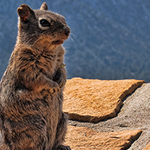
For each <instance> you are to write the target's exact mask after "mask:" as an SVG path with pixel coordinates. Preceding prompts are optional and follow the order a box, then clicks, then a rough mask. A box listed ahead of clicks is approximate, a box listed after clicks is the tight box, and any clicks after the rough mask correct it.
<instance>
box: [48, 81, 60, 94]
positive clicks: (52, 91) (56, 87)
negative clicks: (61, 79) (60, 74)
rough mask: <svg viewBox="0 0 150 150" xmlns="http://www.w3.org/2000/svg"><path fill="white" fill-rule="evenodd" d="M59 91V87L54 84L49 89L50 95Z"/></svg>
mask: <svg viewBox="0 0 150 150" xmlns="http://www.w3.org/2000/svg"><path fill="white" fill-rule="evenodd" d="M59 91H60V87H59V85H58V84H57V83H56V82H54V83H53V86H52V87H51V88H50V93H52V94H54V93H58V92H59Z"/></svg>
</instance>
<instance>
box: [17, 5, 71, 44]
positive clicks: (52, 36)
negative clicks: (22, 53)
mask: <svg viewBox="0 0 150 150" xmlns="http://www.w3.org/2000/svg"><path fill="white" fill-rule="evenodd" d="M17 12H18V15H19V22H18V28H19V31H18V40H19V42H20V43H26V44H28V45H34V44H35V43H36V42H37V41H38V40H46V41H47V42H48V43H50V44H51V45H55V46H57V45H60V44H62V43H63V42H64V41H65V40H66V39H67V38H68V36H69V34H70V28H69V27H68V26H67V24H66V21H65V18H64V17H63V16H61V15H59V14H57V13H53V12H51V11H48V6H47V4H46V3H43V4H42V6H41V8H40V9H39V10H32V9H31V8H30V7H29V6H28V5H25V4H23V5H21V6H20V7H19V8H18V9H17Z"/></svg>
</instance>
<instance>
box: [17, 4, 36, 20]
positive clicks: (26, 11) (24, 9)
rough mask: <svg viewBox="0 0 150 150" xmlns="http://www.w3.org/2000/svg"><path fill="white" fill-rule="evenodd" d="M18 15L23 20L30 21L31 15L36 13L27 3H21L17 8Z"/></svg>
mask: <svg viewBox="0 0 150 150" xmlns="http://www.w3.org/2000/svg"><path fill="white" fill-rule="evenodd" d="M17 12H18V15H19V17H20V19H21V21H23V22H28V20H29V17H30V16H31V15H34V11H33V10H32V9H31V8H30V7H29V6H28V5H26V4H23V5H21V6H20V7H18V9H17Z"/></svg>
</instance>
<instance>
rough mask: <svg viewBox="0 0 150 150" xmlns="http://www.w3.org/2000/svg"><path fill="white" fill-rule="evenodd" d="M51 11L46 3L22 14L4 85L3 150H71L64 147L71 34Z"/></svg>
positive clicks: (0, 109)
mask: <svg viewBox="0 0 150 150" xmlns="http://www.w3.org/2000/svg"><path fill="white" fill-rule="evenodd" d="M47 9H48V7H47V4H46V3H43V5H42V6H41V8H40V10H34V11H33V10H32V9H31V8H30V7H29V6H27V5H25V4H23V5H21V7H19V8H18V10H17V11H18V14H19V23H18V28H19V31H18V37H17V42H16V46H15V48H14V51H13V53H12V55H11V57H10V61H9V65H8V67H7V69H6V71H5V73H4V75H3V77H2V79H1V83H0V129H1V133H0V138H1V140H0V150H70V147H69V146H63V145H62V144H63V141H64V138H65V134H66V129H67V116H66V115H65V114H64V113H63V111H62V102H63V93H62V92H63V88H64V85H65V83H66V70H65V68H64V67H63V61H64V53H65V52H64V48H63V47H62V46H61V44H62V43H63V42H64V40H66V39H67V38H68V36H69V33H70V29H69V27H68V26H67V24H66V22H65V19H64V17H63V16H61V15H58V14H56V13H53V12H50V11H48V10H47ZM43 19H44V20H43ZM45 20H46V21H48V22H46V21H45Z"/></svg>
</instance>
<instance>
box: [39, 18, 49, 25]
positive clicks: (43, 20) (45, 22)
mask: <svg viewBox="0 0 150 150" xmlns="http://www.w3.org/2000/svg"><path fill="white" fill-rule="evenodd" d="M40 24H41V26H42V27H50V26H51V24H50V23H49V22H48V21H47V20H46V19H42V20H40Z"/></svg>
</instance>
